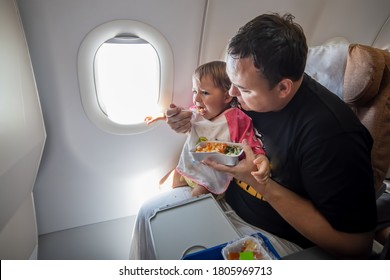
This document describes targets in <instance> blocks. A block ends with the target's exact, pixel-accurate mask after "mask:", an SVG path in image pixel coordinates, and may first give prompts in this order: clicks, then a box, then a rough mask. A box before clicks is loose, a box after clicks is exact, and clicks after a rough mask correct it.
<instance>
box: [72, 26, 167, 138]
mask: <svg viewBox="0 0 390 280" xmlns="http://www.w3.org/2000/svg"><path fill="white" fill-rule="evenodd" d="M78 76H79V85H80V94H81V101H82V104H83V108H84V111H85V113H86V115H87V116H88V118H89V119H90V120H91V121H92V122H93V123H94V124H95V125H96V126H97V127H99V128H101V129H102V130H104V131H106V132H110V133H114V134H134V133H142V132H145V131H147V130H149V129H151V128H153V127H154V126H155V125H158V123H156V124H153V125H146V124H145V123H144V121H143V120H144V118H145V116H148V115H151V114H153V115H154V114H156V113H158V112H159V111H162V110H163V109H165V108H167V107H168V106H169V104H170V103H171V100H172V91H173V54H172V50H171V47H170V45H169V44H168V42H167V40H166V39H165V37H164V36H163V35H162V34H161V33H160V32H159V31H157V30H156V29H154V28H153V27H151V26H149V25H146V24H144V23H141V22H137V21H132V20H116V21H111V22H108V23H105V24H102V25H100V26H98V27H96V28H95V29H93V30H92V31H91V32H90V33H89V34H87V36H86V37H85V38H84V40H83V41H82V43H81V45H80V49H79V53H78Z"/></svg>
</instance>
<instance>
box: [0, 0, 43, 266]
mask: <svg viewBox="0 0 390 280" xmlns="http://www.w3.org/2000/svg"><path fill="white" fill-rule="evenodd" d="M0 37H1V40H0V61H1V63H0V85H1V86H0V100H1V101H0V139H1V141H0V259H8V258H12V259H28V258H30V256H31V255H32V254H33V250H34V248H35V247H36V244H37V226H36V221H35V209H34V203H33V199H32V190H33V185H34V182H35V179H36V175H37V171H38V167H39V163H40V160H41V156H42V151H43V146H44V143H45V139H46V132H45V127H44V123H43V119H42V112H41V107H40V104H39V99H38V94H37V89H36V85H35V80H34V75H33V71H32V67H31V62H30V57H29V53H28V49H27V45H26V41H25V37H24V32H23V28H22V25H21V22H20V19H19V14H18V11H17V7H16V5H15V3H14V1H13V0H0Z"/></svg>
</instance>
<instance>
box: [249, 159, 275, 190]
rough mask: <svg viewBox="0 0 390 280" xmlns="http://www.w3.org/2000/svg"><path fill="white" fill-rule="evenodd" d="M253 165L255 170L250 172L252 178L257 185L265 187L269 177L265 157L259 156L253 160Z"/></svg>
mask: <svg viewBox="0 0 390 280" xmlns="http://www.w3.org/2000/svg"><path fill="white" fill-rule="evenodd" d="M253 164H254V165H256V168H257V170H256V171H252V173H251V174H252V176H253V177H254V178H255V179H256V181H257V182H258V183H259V184H262V185H265V184H266V183H267V182H268V179H269V178H270V177H271V168H270V163H269V161H268V158H267V157H266V156H265V155H259V156H258V157H257V158H255V159H254V160H253Z"/></svg>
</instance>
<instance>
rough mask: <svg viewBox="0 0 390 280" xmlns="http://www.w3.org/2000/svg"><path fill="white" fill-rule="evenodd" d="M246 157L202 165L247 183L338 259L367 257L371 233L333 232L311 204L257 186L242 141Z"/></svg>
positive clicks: (274, 186)
mask: <svg viewBox="0 0 390 280" xmlns="http://www.w3.org/2000/svg"><path fill="white" fill-rule="evenodd" d="M243 147H244V150H245V155H246V158H245V159H243V160H241V161H240V162H239V164H238V165H236V166H233V167H230V166H225V165H221V164H218V163H216V162H212V161H205V164H207V165H209V166H210V167H213V168H214V169H216V170H219V171H222V172H227V173H229V174H231V175H232V176H233V177H235V178H237V179H239V180H242V181H244V182H246V183H248V184H250V185H251V186H252V187H253V188H254V189H255V190H256V191H257V192H258V193H260V194H262V195H263V197H264V199H265V200H266V201H267V202H268V203H269V204H270V205H271V206H272V207H273V208H274V209H275V210H276V211H277V212H278V213H279V214H280V215H281V216H282V217H283V218H284V219H285V220H286V221H287V222H288V223H289V224H290V225H291V226H293V227H294V228H295V229H296V230H297V231H298V232H300V233H301V234H302V235H303V236H305V237H306V238H307V239H309V240H311V241H312V242H313V243H315V244H317V245H318V246H319V247H321V248H322V249H324V250H325V251H327V252H329V253H331V254H333V255H335V256H336V257H339V258H347V259H352V258H367V257H368V256H369V254H370V253H371V248H372V242H373V233H372V232H368V233H346V232H341V231H338V230H335V229H334V228H333V227H332V226H331V225H330V223H329V222H328V221H327V220H326V219H325V217H324V216H323V215H322V214H321V213H320V212H319V211H318V210H317V209H316V208H315V207H314V205H313V204H312V202H311V201H309V200H307V199H304V198H302V197H300V196H299V195H297V194H296V193H294V192H292V191H290V190H289V189H287V188H285V187H283V186H281V185H280V184H278V183H276V182H275V181H273V180H268V181H267V183H266V184H260V183H259V182H257V181H256V180H255V178H254V177H253V176H252V172H254V171H255V170H256V168H255V165H254V163H253V161H254V160H255V156H254V154H253V152H252V150H251V148H250V147H249V145H247V144H246V143H245V142H244V143H243Z"/></svg>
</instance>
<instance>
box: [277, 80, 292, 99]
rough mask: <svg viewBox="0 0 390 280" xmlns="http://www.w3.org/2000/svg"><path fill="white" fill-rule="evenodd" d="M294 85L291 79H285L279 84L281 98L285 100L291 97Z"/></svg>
mask: <svg viewBox="0 0 390 280" xmlns="http://www.w3.org/2000/svg"><path fill="white" fill-rule="evenodd" d="M293 84H294V83H293V81H292V80H290V79H283V80H281V81H280V82H279V83H278V85H277V87H278V90H279V95H280V97H281V98H285V97H287V96H289V95H290V93H291V91H292V89H293Z"/></svg>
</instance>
